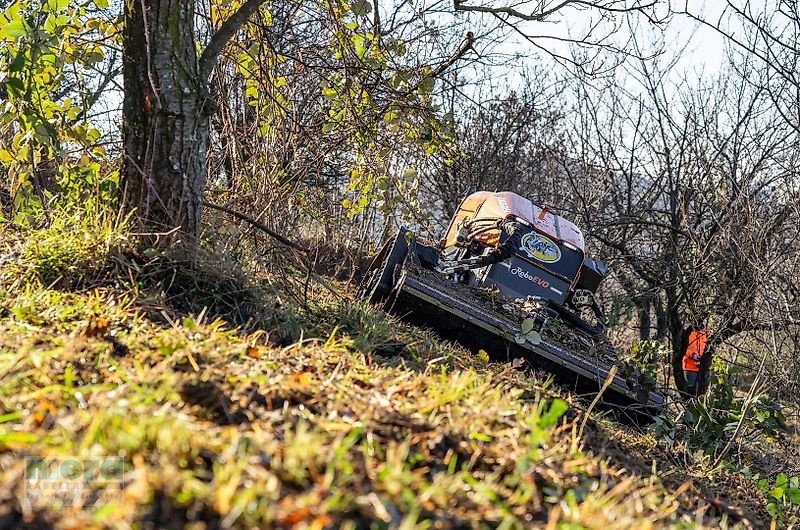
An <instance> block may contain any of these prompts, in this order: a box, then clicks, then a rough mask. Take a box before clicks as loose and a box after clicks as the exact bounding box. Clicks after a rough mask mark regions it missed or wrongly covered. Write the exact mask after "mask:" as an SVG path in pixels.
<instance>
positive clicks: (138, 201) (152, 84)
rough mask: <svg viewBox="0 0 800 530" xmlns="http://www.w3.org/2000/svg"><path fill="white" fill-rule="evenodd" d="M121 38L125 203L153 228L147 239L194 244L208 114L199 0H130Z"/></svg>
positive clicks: (189, 247) (147, 227)
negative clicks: (197, 28) (197, 25)
mask: <svg viewBox="0 0 800 530" xmlns="http://www.w3.org/2000/svg"><path fill="white" fill-rule="evenodd" d="M123 45H124V49H125V53H124V55H123V78H124V89H125V97H124V100H123V107H122V113H123V137H124V152H125V160H124V164H123V170H122V177H121V181H122V182H121V184H122V190H123V201H122V204H123V208H124V209H125V210H126V211H129V212H134V219H135V220H136V221H137V222H138V225H139V227H140V228H141V229H142V230H143V231H146V232H151V233H153V235H152V236H149V237H147V241H146V242H147V243H148V244H153V243H155V242H156V241H158V240H159V239H160V240H161V242H162V244H166V245H171V246H178V247H182V248H184V249H187V250H190V251H194V250H195V249H196V246H197V243H198V238H199V232H200V210H201V207H202V200H203V188H204V187H205V180H206V150H207V146H208V136H209V115H210V114H211V101H210V99H209V98H208V97H207V96H206V95H207V92H208V90H207V87H206V83H205V79H203V77H202V76H201V75H200V69H199V65H198V55H197V45H196V42H195V37H194V2H187V1H184V0H126V2H125V24H124V29H123ZM168 232H169V233H170V235H169V236H168V237H162V236H157V235H155V234H158V233H161V234H164V233H168Z"/></svg>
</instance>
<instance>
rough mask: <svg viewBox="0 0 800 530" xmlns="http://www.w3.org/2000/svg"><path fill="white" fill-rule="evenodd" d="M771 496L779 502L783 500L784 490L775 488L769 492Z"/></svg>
mask: <svg viewBox="0 0 800 530" xmlns="http://www.w3.org/2000/svg"><path fill="white" fill-rule="evenodd" d="M769 496H770V497H772V498H774V499H778V500H781V499H783V488H780V487H775V488H773V489H772V491H770V492H769Z"/></svg>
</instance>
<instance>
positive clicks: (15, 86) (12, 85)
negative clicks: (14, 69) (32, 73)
mask: <svg viewBox="0 0 800 530" xmlns="http://www.w3.org/2000/svg"><path fill="white" fill-rule="evenodd" d="M6 88H7V89H8V92H9V93H10V94H12V95H14V96H17V97H19V96H22V95H23V94H24V93H25V85H24V84H23V82H22V79H19V78H18V77H9V78H8V79H6Z"/></svg>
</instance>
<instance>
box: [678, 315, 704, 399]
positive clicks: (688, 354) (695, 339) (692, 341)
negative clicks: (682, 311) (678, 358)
mask: <svg viewBox="0 0 800 530" xmlns="http://www.w3.org/2000/svg"><path fill="white" fill-rule="evenodd" d="M707 340H708V330H707V329H705V328H703V327H699V328H696V327H695V326H692V327H690V328H689V344H688V345H687V346H686V351H685V352H684V354H683V375H684V377H685V378H686V385H687V386H688V387H689V392H690V393H691V394H693V395H697V383H698V382H699V380H700V359H702V358H703V353H704V352H705V349H706V341H707Z"/></svg>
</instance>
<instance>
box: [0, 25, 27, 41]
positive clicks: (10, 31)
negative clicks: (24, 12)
mask: <svg viewBox="0 0 800 530" xmlns="http://www.w3.org/2000/svg"><path fill="white" fill-rule="evenodd" d="M27 32H28V30H27V29H25V23H24V22H23V21H22V20H12V21H11V22H9V23H8V24H6V25H5V26H3V27H2V28H0V35H2V36H6V37H10V38H12V39H17V38H19V37H22V36H23V35H25V34H26V33H27Z"/></svg>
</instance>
